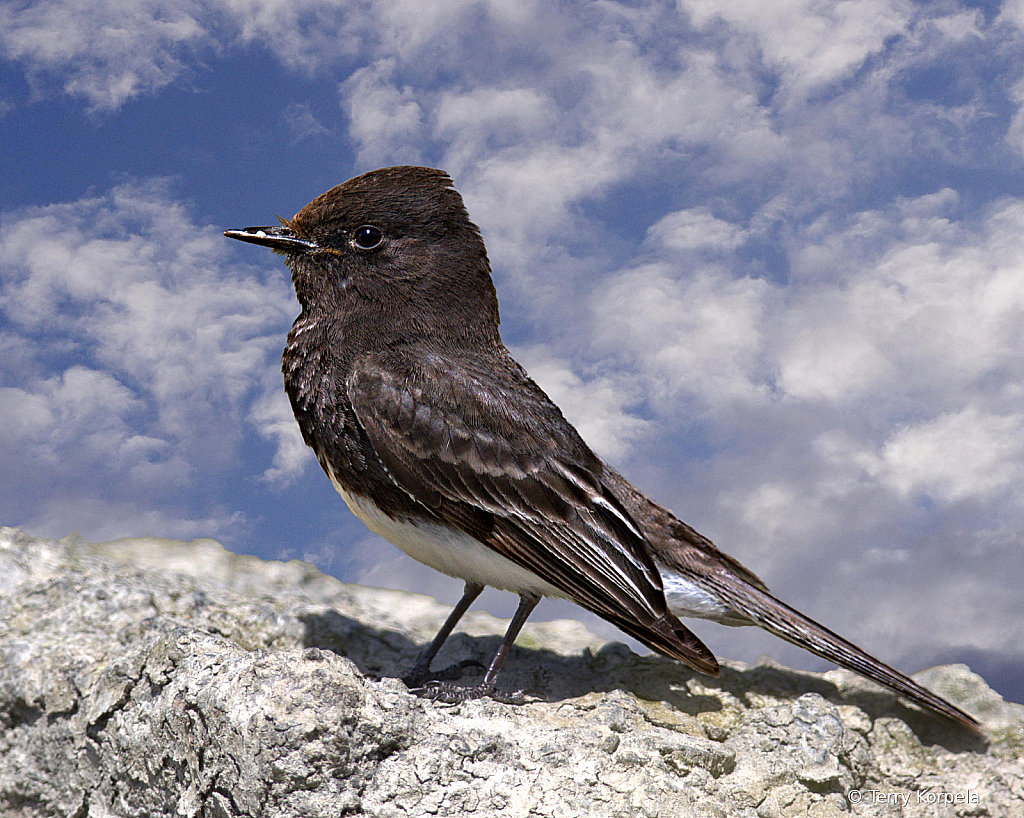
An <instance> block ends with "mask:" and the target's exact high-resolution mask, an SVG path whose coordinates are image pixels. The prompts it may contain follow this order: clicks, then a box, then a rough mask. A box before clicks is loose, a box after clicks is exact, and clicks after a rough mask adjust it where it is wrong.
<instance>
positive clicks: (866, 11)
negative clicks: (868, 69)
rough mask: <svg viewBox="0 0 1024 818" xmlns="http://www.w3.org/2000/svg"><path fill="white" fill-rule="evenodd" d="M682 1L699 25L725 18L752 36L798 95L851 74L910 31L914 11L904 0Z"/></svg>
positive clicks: (728, 22) (680, 0)
mask: <svg viewBox="0 0 1024 818" xmlns="http://www.w3.org/2000/svg"><path fill="white" fill-rule="evenodd" d="M679 6H680V8H681V9H685V10H686V11H687V12H689V14H690V15H692V18H693V21H694V23H695V24H696V25H698V26H701V27H707V26H708V25H709V24H711V23H712V22H714V21H716V20H724V21H725V22H726V23H727V24H729V25H730V26H731V27H733V28H735V29H736V30H737V31H739V32H742V33H744V34H748V35H750V36H752V37H753V38H754V41H755V43H756V47H757V50H758V51H759V52H760V54H761V57H762V59H763V60H764V61H765V62H766V63H767V64H768V66H769V67H771V68H773V69H776V70H778V71H779V74H780V77H781V78H782V81H783V83H784V84H785V85H786V86H787V89H788V90H787V94H794V95H797V96H800V97H803V96H805V95H807V94H809V93H813V92H814V91H815V90H817V89H819V88H820V87H821V86H822V85H824V84H826V83H830V82H834V81H836V80H838V79H842V78H844V77H846V76H848V75H849V74H851V73H852V72H853V71H855V70H856V69H857V68H859V67H860V66H861V65H862V64H863V63H864V61H865V60H866V59H867V58H868V57H870V56H871V55H873V54H876V53H878V52H880V51H881V50H882V49H883V48H885V46H886V42H887V41H888V40H889V39H890V38H892V37H894V36H896V35H898V34H900V33H903V32H904V31H906V29H907V27H908V25H909V23H910V21H911V19H912V17H913V13H914V12H913V6H912V5H911V4H910V3H909V2H906V0H868V1H867V2H839V3H834V2H821V1H820V0H783V1H782V2H776V3H771V4H766V3H759V2H756V1H754V0H679Z"/></svg>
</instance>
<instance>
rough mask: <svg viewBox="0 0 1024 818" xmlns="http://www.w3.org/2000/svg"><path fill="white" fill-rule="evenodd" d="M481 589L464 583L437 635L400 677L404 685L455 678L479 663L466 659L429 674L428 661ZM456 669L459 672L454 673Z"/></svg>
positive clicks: (429, 661) (414, 685) (409, 685)
mask: <svg viewBox="0 0 1024 818" xmlns="http://www.w3.org/2000/svg"><path fill="white" fill-rule="evenodd" d="M483 589H484V586H483V585H478V584H477V583H475V582H467V583H466V589H465V590H464V591H463V592H462V599H460V600H459V601H458V602H457V603H456V604H455V607H454V608H452V612H451V613H450V614H448V618H447V619H446V620H445V621H444V624H443V625H442V626H441V630H439V631H438V632H437V636H435V637H434V640H433V641H432V642H431V643H430V644H429V645H427V647H426V649H425V650H424V651H423V653H421V654H420V655H419V657H418V658H417V659H416V664H415V665H413V666H412V670H410V671H409V674H408V675H407V676H406V677H405V678H404V679H402V681H403V682H405V684H406V686H408V687H419V686H420V685H422V684H423V683H424V682H425V681H427V680H428V679H432V678H433V679H439V678H455V679H457V678H458V677H459V675H461V671H462V670H463V669H464V668H467V667H470V666H472V665H479V664H480V663H479V662H476V661H474V660H472V659H467V660H466V661H464V662H459V663H458V664H455V665H452V666H451V667H448V668H445V669H444V670H442V671H440V672H439V673H438V674H437V675H436V676H431V674H430V663H431V662H433V661H434V657H435V656H437V652H438V651H439V650H441V645H443V644H444V643H445V640H446V639H447V638H448V637H449V636H451V633H452V631H453V630H454V629H455V626H456V625H457V624H458V623H459V620H460V619H462V617H463V615H464V614H465V613H466V611H468V610H469V606H470V605H472V604H473V602H474V600H475V599H476V598H477V597H478V596H480V592H481V591H483ZM520 627H521V626H520ZM456 671H458V672H459V673H458V674H455V672H456Z"/></svg>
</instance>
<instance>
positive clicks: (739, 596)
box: [701, 577, 984, 736]
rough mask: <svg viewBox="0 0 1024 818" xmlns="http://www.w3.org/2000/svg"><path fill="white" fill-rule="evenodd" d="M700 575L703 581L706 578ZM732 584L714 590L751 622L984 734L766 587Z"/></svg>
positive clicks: (969, 718)
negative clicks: (778, 597)
mask: <svg viewBox="0 0 1024 818" xmlns="http://www.w3.org/2000/svg"><path fill="white" fill-rule="evenodd" d="M701 579H702V580H703V581H705V582H707V581H708V579H709V578H708V577H702V578H701ZM734 585H735V580H733V581H732V582H729V583H726V582H716V583H714V586H715V592H716V593H717V594H719V595H720V596H721V597H723V598H724V599H726V600H728V602H729V604H730V605H731V606H732V607H733V608H735V609H736V610H737V611H739V612H740V613H742V614H744V615H745V616H747V617H748V618H749V619H750V620H751V621H752V623H753V624H756V625H759V626H760V627H762V628H764V629H765V630H766V631H769V632H771V633H773V634H775V635H776V636H778V637H780V638H782V639H785V640H786V641H787V642H792V643H793V644H794V645H797V646H799V647H801V648H803V649H804V650H809V651H810V652H811V653H814V654H816V655H817V656H820V657H821V658H823V659H827V660H828V661H830V662H835V663H836V664H837V665H841V666H842V667H845V668H847V669H848V670H852V671H854V672H855V673H859V674H861V675H862V676H865V677H867V678H868V679H871V680H872V681H874V682H877V683H878V684H880V685H883V686H885V687H887V688H889V689H890V690H893V691H895V692H896V693H899V694H900V695H903V696H906V697H907V698H908V699H910V700H911V701H913V702H915V703H916V704H918V705H920V706H921V707H924V708H926V709H928V710H931V711H933V712H935V713H939V714H941V715H943V716H945V717H946V718H949V719H952V720H953V721H955V722H957V723H958V724H961V725H963V726H964V727H967V728H968V729H970V730H972V731H973V732H975V733H977V734H979V735H982V736H984V731H983V730H982V728H981V725H980V724H979V723H978V721H977V719H975V718H974V717H973V716H970V715H968V714H967V713H965V712H964V711H963V710H961V709H960V708H959V707H957V706H956V705H954V704H951V703H950V702H948V701H946V700H945V699H944V698H942V697H941V696H938V695H936V694H935V693H932V692H931V691H930V690H928V689H927V688H925V687H922V686H921V685H919V684H918V683H917V682H915V681H914V680H913V679H910V678H909V677H907V676H904V675H903V674H902V673H900V672H899V671H898V670H895V669H893V668H891V667H889V666H888V665H887V664H885V663H884V662H880V661H879V660H878V659H875V658H874V657H873V656H871V655H869V654H867V653H865V652H864V651H863V650H861V649H860V648H858V647H857V646H856V645H854V644H853V643H852V642H849V641H847V640H846V639H844V638H843V637H841V636H840V635H839V634H837V633H835V632H833V631H831V630H829V629H828V628H826V627H825V626H824V625H820V624H818V623H817V622H815V621H814V620H813V619H811V618H810V617H807V616H804V615H803V614H802V613H800V612H799V611H798V610H796V609H795V608H791V607H790V606H789V605H787V604H786V603H784V602H782V601H781V600H778V599H776V598H775V597H774V596H772V595H771V594H770V593H767V592H766V591H762V590H761V589H759V588H755V587H753V586H749V585H746V584H745V583H744V587H743V588H742V589H737V588H735V587H728V586H734Z"/></svg>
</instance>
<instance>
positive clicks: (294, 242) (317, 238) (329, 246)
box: [224, 167, 498, 338]
mask: <svg viewBox="0 0 1024 818" xmlns="http://www.w3.org/2000/svg"><path fill="white" fill-rule="evenodd" d="M279 221H280V222H281V224H280V225H279V226H272V227H247V228H244V229H240V230H228V231H225V233H224V235H225V236H227V237H228V238H232V239H238V240H240V241H245V242H250V243H252V244H261V245H263V246H266V247H270V248H271V249H272V250H274V251H275V252H278V253H281V254H283V255H284V256H285V257H286V262H287V264H288V266H289V267H290V268H291V271H292V281H293V282H294V284H295V293H296V295H297V297H298V299H299V302H300V303H301V304H302V306H303V308H304V309H306V310H318V311H319V310H322V311H327V312H331V311H334V310H351V309H365V310H368V311H371V312H372V313H373V314H374V315H376V316H377V317H378V320H381V321H386V320H387V316H388V314H389V313H392V314H393V313H394V312H395V311H400V312H401V313H402V314H403V316H404V317H405V319H406V323H407V324H408V322H409V320H410V319H415V321H414V322H413V323H412V324H411V325H410V327H411V330H410V331H412V329H414V328H415V327H416V326H420V325H422V326H423V327H424V328H426V329H428V330H430V331H432V332H443V333H444V334H446V335H449V336H452V337H467V338H475V337H476V336H480V335H481V334H482V335H483V336H485V337H487V336H491V335H493V337H494V338H497V333H498V329H497V327H498V299H497V295H496V293H495V291H494V285H493V283H492V281H491V271H490V265H489V264H488V261H487V252H486V250H485V248H484V243H483V240H482V239H481V237H480V231H479V230H478V229H477V227H476V225H474V224H473V223H472V222H471V221H470V220H469V214H468V213H467V212H466V208H465V206H464V205H463V203H462V197H461V196H460V195H459V194H458V192H457V191H456V190H455V188H454V187H453V186H452V181H451V178H450V177H449V176H448V174H447V173H445V172H444V171H440V170H434V169H432V168H420V167H392V168H383V169H381V170H375V171H370V172H369V173H364V174H363V175H361V176H357V177H355V178H354V179H349V180H348V181H347V182H344V183H343V184H340V185H338V186H337V187H334V188H331V190H328V191H327V192H326V193H324V194H322V195H321V196H318V197H317V198H316V199H314V200H313V201H312V202H310V203H309V204H308V205H306V206H305V207H304V208H302V210H300V211H299V212H298V213H297V214H295V217H294V218H292V219H290V220H289V219H279Z"/></svg>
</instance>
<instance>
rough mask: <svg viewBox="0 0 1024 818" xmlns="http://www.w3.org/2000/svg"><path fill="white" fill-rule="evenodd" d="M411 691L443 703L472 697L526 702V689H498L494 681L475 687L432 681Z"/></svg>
mask: <svg viewBox="0 0 1024 818" xmlns="http://www.w3.org/2000/svg"><path fill="white" fill-rule="evenodd" d="M409 692H410V693H412V694H414V695H416V696H419V697H421V698H424V699H431V700H432V701H435V702H441V703H443V704H461V703H462V702H468V701H470V700H471V699H494V700H495V701H496V702H501V703H502V704H525V703H526V691H525V690H498V689H497V688H496V687H495V686H494V682H483V683H482V684H478V685H474V686H473V687H460V686H458V685H453V684H452V683H451V682H441V681H431V682H427V683H426V684H424V685H422V686H421V687H415V688H411V689H410V690H409Z"/></svg>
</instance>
